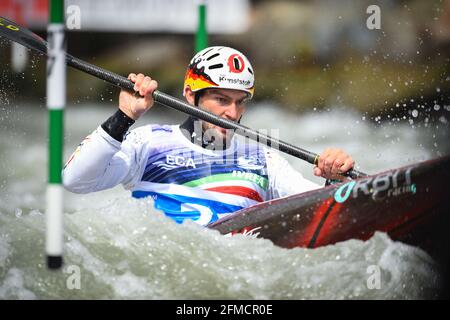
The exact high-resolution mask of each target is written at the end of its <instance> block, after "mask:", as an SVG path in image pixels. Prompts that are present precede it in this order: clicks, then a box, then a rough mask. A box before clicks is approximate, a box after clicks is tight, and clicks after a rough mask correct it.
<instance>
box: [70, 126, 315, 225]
mask: <svg viewBox="0 0 450 320" xmlns="http://www.w3.org/2000/svg"><path fill="white" fill-rule="evenodd" d="M63 183H64V186H65V187H66V189H68V190H70V191H72V192H75V193H89V192H94V191H100V190H104V189H108V188H112V187H114V186H116V185H118V184H122V185H123V186H124V187H125V189H127V190H131V192H132V196H133V197H136V198H142V197H149V196H150V197H152V198H153V200H154V204H155V207H156V208H157V209H160V210H162V211H163V212H165V214H166V215H168V216H169V217H171V218H173V219H174V220H175V221H177V222H179V223H181V222H183V221H184V219H193V220H194V221H196V222H197V223H199V224H201V225H207V224H209V223H211V222H214V221H215V220H217V219H219V218H221V217H223V216H224V215H228V214H230V213H233V212H235V211H237V210H240V209H242V208H246V207H249V206H252V205H255V204H257V203H260V202H263V201H267V200H271V199H275V198H279V197H284V196H287V195H290V194H294V193H301V192H305V191H309V190H313V189H317V188H320V187H321V186H319V185H317V184H315V183H313V182H311V181H309V180H307V179H305V178H304V177H303V176H302V175H301V174H300V173H299V172H297V171H295V170H294V169H293V168H292V167H291V166H290V165H289V163H288V162H287V161H286V160H285V159H283V158H282V157H281V156H280V155H279V154H278V153H276V152H274V151H271V150H269V149H267V148H265V147H263V146H261V145H259V144H256V143H245V144H244V143H242V142H241V141H240V140H239V139H237V138H236V137H235V138H233V139H232V141H231V145H230V146H229V147H228V148H227V149H226V150H223V151H213V150H208V149H206V148H202V147H201V146H199V145H196V144H194V143H192V142H191V141H189V140H188V139H187V138H186V137H185V136H184V135H183V133H182V132H181V130H180V127H179V126H178V125H174V126H168V125H164V126H161V125H146V126H143V127H140V128H137V129H135V130H132V131H131V132H130V133H129V134H128V135H127V136H126V138H125V139H124V141H123V142H122V143H121V142H119V141H117V140H115V139H114V138H112V137H111V136H109V135H108V134H107V133H106V132H105V131H104V130H103V129H102V128H101V127H98V128H97V129H96V130H95V131H94V132H93V133H92V134H91V135H89V136H88V137H86V139H85V140H84V141H83V142H82V143H81V144H80V145H79V146H78V148H77V149H76V150H75V152H74V153H73V155H72V156H71V157H70V159H69V161H68V162H67V163H66V165H65V166H64V170H63Z"/></svg>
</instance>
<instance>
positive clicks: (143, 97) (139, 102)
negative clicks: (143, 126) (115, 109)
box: [119, 73, 158, 120]
mask: <svg viewBox="0 0 450 320" xmlns="http://www.w3.org/2000/svg"><path fill="white" fill-rule="evenodd" d="M128 79H130V80H131V81H132V82H133V83H134V91H135V92H136V94H133V93H130V92H129V91H125V90H121V91H120V95H119V109H120V110H122V112H123V113H125V114H126V115H127V116H129V117H130V118H132V119H134V120H137V119H139V117H141V116H142V115H143V114H144V113H145V112H147V110H149V109H150V108H151V107H152V106H153V103H154V100H153V92H154V91H155V90H156V89H157V88H158V83H157V82H156V81H155V80H152V78H150V77H149V76H145V75H143V74H142V73H139V74H138V75H136V74H134V73H130V74H129V75H128ZM139 95H140V96H139Z"/></svg>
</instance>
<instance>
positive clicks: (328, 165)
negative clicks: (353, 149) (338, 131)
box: [314, 148, 355, 181]
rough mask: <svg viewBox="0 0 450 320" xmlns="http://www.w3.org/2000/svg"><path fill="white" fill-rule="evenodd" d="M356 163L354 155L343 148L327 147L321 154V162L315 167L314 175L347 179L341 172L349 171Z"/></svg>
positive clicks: (333, 178)
mask: <svg viewBox="0 0 450 320" xmlns="http://www.w3.org/2000/svg"><path fill="white" fill-rule="evenodd" d="M354 165H355V161H353V159H352V157H350V156H349V155H348V154H346V153H345V152H344V151H342V150H341V149H333V148H329V149H326V150H325V151H324V152H323V153H322V154H320V156H319V162H318V163H317V166H315V167H314V175H316V176H318V177H323V178H325V179H332V180H341V181H343V180H345V179H346V178H345V177H344V176H342V175H341V173H344V172H347V171H348V170H350V169H352V168H353V166H354Z"/></svg>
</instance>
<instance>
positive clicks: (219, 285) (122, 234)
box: [0, 198, 440, 299]
mask: <svg viewBox="0 0 450 320" xmlns="http://www.w3.org/2000/svg"><path fill="white" fill-rule="evenodd" d="M150 205H151V204H150V203H149V201H148V200H145V199H144V200H143V199H140V200H134V199H129V198H127V199H116V200H114V201H111V202H110V203H109V204H107V205H106V206H105V207H103V208H100V209H95V210H92V209H84V210H81V211H78V212H75V213H72V214H66V216H65V220H66V223H65V224H66V234H65V244H66V247H65V250H66V252H65V263H66V264H65V269H64V270H65V272H54V271H47V270H46V268H45V265H44V263H43V262H44V255H43V254H44V252H43V250H42V249H41V248H43V245H44V216H43V215H42V214H41V213H37V212H34V213H33V214H23V215H22V216H18V217H16V216H12V215H10V214H5V213H2V214H1V215H0V233H1V234H2V237H1V238H0V239H1V240H0V259H1V260H0V263H1V272H0V279H1V281H0V283H2V284H1V286H0V298H2V299H33V298H40V299H42V298H43V299H48V298H83V299H84V298H97V299H106V298H115V299H122V298H132V299H135V298H151V299H173V298H179V299H196V298H198V299H216V298H220V299H231V298H236V299H310V298H313V299H351V298H358V299H361V298H370V299H372V298H383V299H385V298H397V299H403V298H407V299H416V298H431V297H434V296H435V295H436V294H437V290H438V289H439V280H440V279H439V273H438V271H437V266H436V265H435V263H434V262H433V260H432V259H431V258H430V257H429V256H428V255H427V254H426V253H425V252H423V251H422V250H419V249H417V248H414V247H411V246H407V245H405V244H402V243H399V242H393V241H391V240H390V239H389V237H388V236H387V235H385V234H383V233H377V234H376V235H375V236H374V237H373V238H372V239H370V240H369V241H366V242H363V241H358V240H351V241H346V242H343V243H339V244H336V245H332V246H327V247H323V248H318V249H301V248H297V249H290V250H287V249H282V248H279V247H276V246H274V245H273V244H272V243H271V242H270V241H268V240H264V239H250V238H245V237H244V236H235V237H232V238H226V237H223V236H221V235H220V234H219V233H218V232H216V231H213V230H209V229H205V228H203V227H200V226H198V225H196V224H195V223H193V222H192V223H186V224H184V225H182V226H180V225H177V224H176V223H175V222H173V221H172V220H169V219H168V218H166V217H165V216H164V215H163V214H162V213H160V212H158V211H156V210H154V209H151V208H149V206H150ZM372 265H374V266H377V268H379V270H380V272H381V274H380V289H369V287H368V284H367V283H368V281H369V278H370V276H371V273H370V272H368V271H369V270H370V269H368V268H369V267H370V266H372ZM73 266H75V267H76V268H79V271H80V288H79V289H76V288H75V289H72V290H71V289H70V284H69V283H70V281H71V276H72V274H73V272H69V271H70V270H69V269H68V268H69V267H71V268H73Z"/></svg>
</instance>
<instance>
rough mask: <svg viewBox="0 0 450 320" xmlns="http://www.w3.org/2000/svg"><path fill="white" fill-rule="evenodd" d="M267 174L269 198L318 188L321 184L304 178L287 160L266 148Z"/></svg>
mask: <svg viewBox="0 0 450 320" xmlns="http://www.w3.org/2000/svg"><path fill="white" fill-rule="evenodd" d="M265 155H266V161H267V171H268V176H269V191H270V192H269V196H270V197H271V199H276V198H281V197H285V196H289V195H292V194H297V193H303V192H306V191H310V190H315V189H319V188H321V187H322V186H320V185H318V184H316V183H314V182H312V181H310V180H308V179H305V178H304V177H303V175H302V174H301V173H300V172H298V171H296V170H295V169H294V168H292V166H291V165H290V164H289V162H288V161H287V160H286V159H284V158H283V157H281V156H280V155H279V154H278V153H276V152H274V151H272V150H266V152H265Z"/></svg>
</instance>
